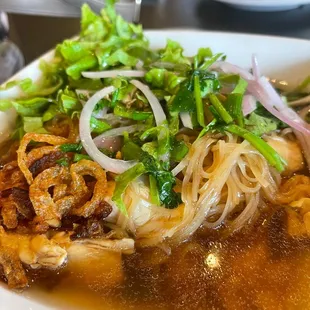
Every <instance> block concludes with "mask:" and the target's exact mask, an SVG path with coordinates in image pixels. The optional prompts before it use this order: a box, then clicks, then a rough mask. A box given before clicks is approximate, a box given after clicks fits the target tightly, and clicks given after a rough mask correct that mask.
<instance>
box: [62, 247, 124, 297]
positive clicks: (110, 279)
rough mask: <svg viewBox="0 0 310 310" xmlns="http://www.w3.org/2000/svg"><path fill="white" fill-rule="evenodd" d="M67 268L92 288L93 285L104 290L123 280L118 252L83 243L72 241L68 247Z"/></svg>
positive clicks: (120, 256)
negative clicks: (91, 246) (90, 246)
mask: <svg viewBox="0 0 310 310" xmlns="http://www.w3.org/2000/svg"><path fill="white" fill-rule="evenodd" d="M67 269H68V270H70V271H71V273H72V274H73V275H74V277H75V278H78V279H79V281H81V282H82V283H84V284H86V285H87V286H91V287H92V288H93V287H94V285H95V286H96V289H97V290H98V289H99V290H102V291H106V290H107V289H108V288H111V287H115V286H117V285H120V284H122V282H123V281H124V271H123V263H122V254H121V253H120V252H112V251H107V250H105V249H101V248H100V249H95V248H89V247H88V246H86V245H84V244H77V243H74V244H73V245H72V246H71V247H70V248H69V249H68V266H67Z"/></svg>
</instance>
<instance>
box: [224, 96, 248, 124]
mask: <svg viewBox="0 0 310 310" xmlns="http://www.w3.org/2000/svg"><path fill="white" fill-rule="evenodd" d="M242 100H243V95H242V94H240V93H231V94H229V95H228V97H227V99H226V101H225V106H226V108H227V111H228V112H229V113H230V115H231V116H232V118H233V119H235V120H236V122H237V124H238V125H239V126H241V127H244V117H243V111H242Z"/></svg>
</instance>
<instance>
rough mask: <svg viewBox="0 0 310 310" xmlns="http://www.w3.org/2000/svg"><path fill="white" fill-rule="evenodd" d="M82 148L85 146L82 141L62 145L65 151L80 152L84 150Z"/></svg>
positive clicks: (61, 148) (61, 147) (62, 149)
mask: <svg viewBox="0 0 310 310" xmlns="http://www.w3.org/2000/svg"><path fill="white" fill-rule="evenodd" d="M82 148H83V146H82V144H81V143H66V144H62V145H61V146H60V150H61V151H62V152H64V153H67V152H74V153H80V152H81V151H82Z"/></svg>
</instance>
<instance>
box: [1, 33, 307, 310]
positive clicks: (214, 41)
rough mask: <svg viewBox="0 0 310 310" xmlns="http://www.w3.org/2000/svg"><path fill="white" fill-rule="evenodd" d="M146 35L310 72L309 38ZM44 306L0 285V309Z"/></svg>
mask: <svg viewBox="0 0 310 310" xmlns="http://www.w3.org/2000/svg"><path fill="white" fill-rule="evenodd" d="M146 34H147V36H148V38H149V39H150V42H151V46H152V47H154V48H159V47H162V46H164V45H165V43H166V40H167V38H170V39H173V40H176V41H179V42H180V43H181V45H182V46H183V47H184V48H185V52H186V54H187V55H193V54H194V53H195V52H196V51H197V49H198V48H199V47H211V48H212V49H213V51H214V52H225V53H226V54H227V56H228V61H230V62H232V63H234V64H238V65H239V66H242V67H245V68H250V66H251V56H252V54H253V53H255V54H256V55H257V56H258V60H259V62H260V67H261V71H262V73H263V74H264V75H267V76H271V77H274V78H278V79H282V80H287V81H288V82H289V83H292V84H296V83H298V82H300V81H301V80H302V79H303V78H305V77H306V76H307V75H309V74H310V41H306V40H298V39H289V38H281V37H271V36H259V35H248V34H233V33H223V32H204V31H201V32H199V31H186V30H181V31H178V30H166V31H147V32H146ZM52 54H53V52H49V53H47V54H45V55H44V56H43V57H44V58H45V59H49V58H50V57H51V56H52ZM39 76H40V72H39V70H38V60H37V61H35V62H33V63H32V64H30V65H29V66H28V67H26V68H25V69H23V70H22V71H21V72H19V73H18V74H17V75H15V77H13V78H14V79H22V78H25V77H30V78H33V79H38V78H39ZM17 91H18V89H17V88H15V89H11V90H10V91H7V92H2V93H1V92H0V98H3V97H4V96H16V95H17V93H18V92H17ZM1 113H2V115H0V125H1V124H3V123H5V121H6V115H5V113H3V112H1ZM1 113H0V114H1ZM0 130H1V129H0ZM26 294H27V293H26ZM51 298H52V296H51ZM46 304H47V305H48V304H49V301H48V300H46V303H45V305H46ZM45 305H44V304H39V303H37V302H35V301H33V300H29V299H26V298H24V297H21V296H18V295H16V294H14V293H12V292H10V291H8V290H6V289H5V288H4V287H3V286H2V287H1V286H0V310H17V309H21V310H47V309H56V308H50V307H48V306H45ZM66 309H68V308H66Z"/></svg>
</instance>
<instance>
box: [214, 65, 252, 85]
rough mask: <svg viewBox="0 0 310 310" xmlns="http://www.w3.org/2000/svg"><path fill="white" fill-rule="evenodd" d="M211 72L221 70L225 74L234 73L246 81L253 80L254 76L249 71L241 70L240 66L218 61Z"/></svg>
mask: <svg viewBox="0 0 310 310" xmlns="http://www.w3.org/2000/svg"><path fill="white" fill-rule="evenodd" d="M210 69H211V70H221V71H223V72H224V73H233V74H239V75H240V76H241V77H242V78H244V79H245V80H253V79H254V77H253V75H252V74H251V73H250V72H248V71H247V70H245V69H243V68H240V67H238V66H235V65H233V64H231V63H229V62H226V61H216V62H215V63H214V64H212V65H211V67H210Z"/></svg>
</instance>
